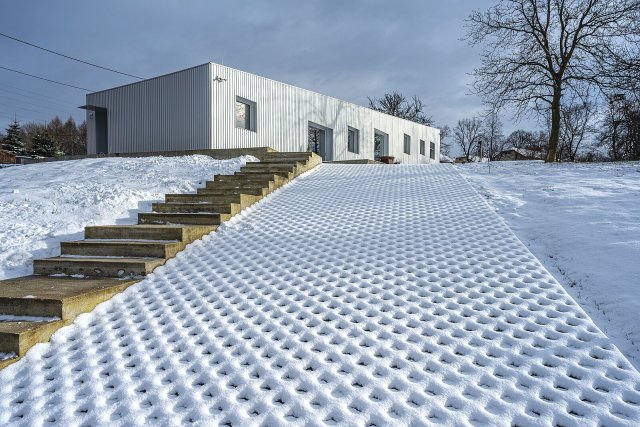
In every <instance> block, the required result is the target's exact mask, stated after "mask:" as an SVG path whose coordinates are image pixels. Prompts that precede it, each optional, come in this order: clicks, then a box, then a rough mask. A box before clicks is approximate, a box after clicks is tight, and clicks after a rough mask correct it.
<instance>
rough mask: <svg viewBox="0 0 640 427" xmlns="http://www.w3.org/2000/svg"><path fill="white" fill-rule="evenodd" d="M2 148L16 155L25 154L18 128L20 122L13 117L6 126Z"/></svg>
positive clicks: (20, 132)
mask: <svg viewBox="0 0 640 427" xmlns="http://www.w3.org/2000/svg"><path fill="white" fill-rule="evenodd" d="M2 149H3V150H6V151H9V152H10V153H13V154H14V155H16V156H24V155H25V154H26V152H25V151H26V150H25V146H24V141H23V140H22V129H20V123H19V122H18V121H17V120H15V119H14V120H13V123H11V124H10V125H9V127H8V128H7V136H5V137H4V139H3V140H2Z"/></svg>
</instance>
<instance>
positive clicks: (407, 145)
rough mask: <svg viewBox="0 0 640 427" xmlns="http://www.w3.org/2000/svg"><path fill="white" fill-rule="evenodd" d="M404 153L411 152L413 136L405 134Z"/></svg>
mask: <svg viewBox="0 0 640 427" xmlns="http://www.w3.org/2000/svg"><path fill="white" fill-rule="evenodd" d="M404 154H411V137H410V136H409V135H407V134H406V133H405V134H404Z"/></svg>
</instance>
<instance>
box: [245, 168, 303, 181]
mask: <svg viewBox="0 0 640 427" xmlns="http://www.w3.org/2000/svg"><path fill="white" fill-rule="evenodd" d="M240 173H242V174H243V175H261V174H264V173H269V174H275V175H278V176H280V177H282V178H284V179H285V180H286V181H288V180H291V179H293V178H295V176H296V173H295V172H291V171H279V170H267V169H265V170H261V169H241V170H240Z"/></svg>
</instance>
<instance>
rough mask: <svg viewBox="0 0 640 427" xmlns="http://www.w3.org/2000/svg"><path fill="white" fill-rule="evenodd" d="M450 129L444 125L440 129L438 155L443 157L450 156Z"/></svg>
mask: <svg viewBox="0 0 640 427" xmlns="http://www.w3.org/2000/svg"><path fill="white" fill-rule="evenodd" d="M450 139H451V128H450V127H449V126H448V125H444V126H442V127H441V128H440V153H442V154H444V155H445V156H450V155H451V140H450Z"/></svg>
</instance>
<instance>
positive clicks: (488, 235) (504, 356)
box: [0, 165, 640, 426]
mask: <svg viewBox="0 0 640 427" xmlns="http://www.w3.org/2000/svg"><path fill="white" fill-rule="evenodd" d="M190 423H196V424H200V425H233V426H237V425H259V426H284V425H294V426H295V425H317V426H325V425H369V426H373V425H377V426H402V425H411V426H420V425H431V424H446V425H474V426H475V425H483V424H486V425H521V426H529V425H554V424H555V425H565V426H583V425H607V426H615V425H636V426H637V425H638V424H639V423H640V374H638V372H637V371H635V370H634V369H633V368H632V367H631V366H630V364H629V363H628V362H627V361H626V360H625V359H624V357H623V356H622V355H621V354H620V352H619V351H618V350H617V349H616V348H615V347H614V346H613V345H612V344H611V342H610V341H609V339H608V338H607V337H606V336H604V335H603V334H602V333H601V332H600V331H599V330H598V329H597V328H596V327H595V326H594V324H593V322H592V321H591V320H590V319H589V318H588V317H587V316H586V315H585V313H584V312H583V310H581V309H580V307H579V306H578V305H577V304H576V303H575V302H574V301H573V300H572V299H571V297H570V296H569V295H568V294H567V293H566V292H565V291H564V289H563V288H562V287H561V286H560V285H559V284H558V282H556V280H555V279H554V278H553V277H552V276H551V275H550V274H549V273H548V272H547V271H546V270H545V269H544V268H543V267H542V266H541V264H540V263H539V262H538V260H536V259H535V258H534V257H533V255H531V253H530V252H529V251H528V250H527V249H526V247H525V246H524V245H523V244H522V243H521V242H520V241H519V240H518V239H517V238H516V237H515V236H514V234H513V233H512V232H511V231H510V230H509V228H508V227H507V226H506V225H505V224H504V222H503V221H502V220H501V219H500V218H499V217H498V216H497V215H496V214H495V213H494V212H493V211H492V210H491V209H490V208H489V207H488V205H487V204H486V203H485V202H484V201H483V200H482V198H481V197H480V196H479V195H478V194H477V193H476V192H475V191H474V190H473V189H472V188H471V187H470V186H469V185H468V183H467V182H466V181H465V180H464V178H462V177H461V176H460V175H459V174H458V173H457V172H455V171H454V170H453V168H451V167H448V166H444V165H443V166H439V165H438V166H410V165H406V166H405V165H400V166H377V165H323V166H321V167H319V168H317V169H316V170H314V171H312V172H310V173H309V174H307V175H305V176H303V177H301V178H299V179H298V180H296V181H294V182H293V183H292V184H290V185H288V186H286V187H285V188H283V189H281V190H278V191H277V192H276V193H274V194H273V195H271V196H270V197H268V198H267V199H265V200H264V201H262V202H260V203H259V204H257V205H255V206H254V207H252V208H250V209H249V210H247V212H245V213H243V214H242V215H240V216H238V217H236V218H235V219H234V220H232V221H231V222H230V224H229V225H226V226H224V227H221V229H220V231H219V232H218V233H214V234H212V235H210V236H207V237H205V238H204V239H203V241H200V242H196V243H195V244H192V245H191V246H190V247H189V248H188V249H187V250H185V251H184V252H182V253H181V254H179V255H178V257H177V258H175V259H173V260H171V261H169V262H168V263H167V264H166V266H165V267H162V268H159V269H158V270H156V273H154V274H152V275H150V276H149V277H148V278H147V279H145V280H144V281H143V282H141V283H139V284H138V285H136V286H134V287H132V288H129V289H128V290H127V291H126V292H124V293H123V294H121V295H119V296H117V297H115V298H113V299H112V300H111V301H109V302H107V303H104V304H102V305H100V306H99V307H98V308H97V309H96V310H94V311H93V312H92V313H89V314H85V315H82V316H80V317H79V318H78V319H77V320H76V322H75V325H74V326H71V327H68V328H64V329H62V330H61V331H60V332H58V333H57V334H56V335H55V336H54V338H53V340H52V343H51V344H42V345H39V346H36V347H34V348H33V349H32V351H30V352H29V353H28V355H27V357H26V358H25V359H23V360H22V361H20V362H18V363H16V364H14V365H12V366H9V367H8V368H6V369H5V370H3V371H0V424H1V425H5V424H10V425H11V424H16V425H47V424H56V425H65V426H70V425H184V424H190Z"/></svg>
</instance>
